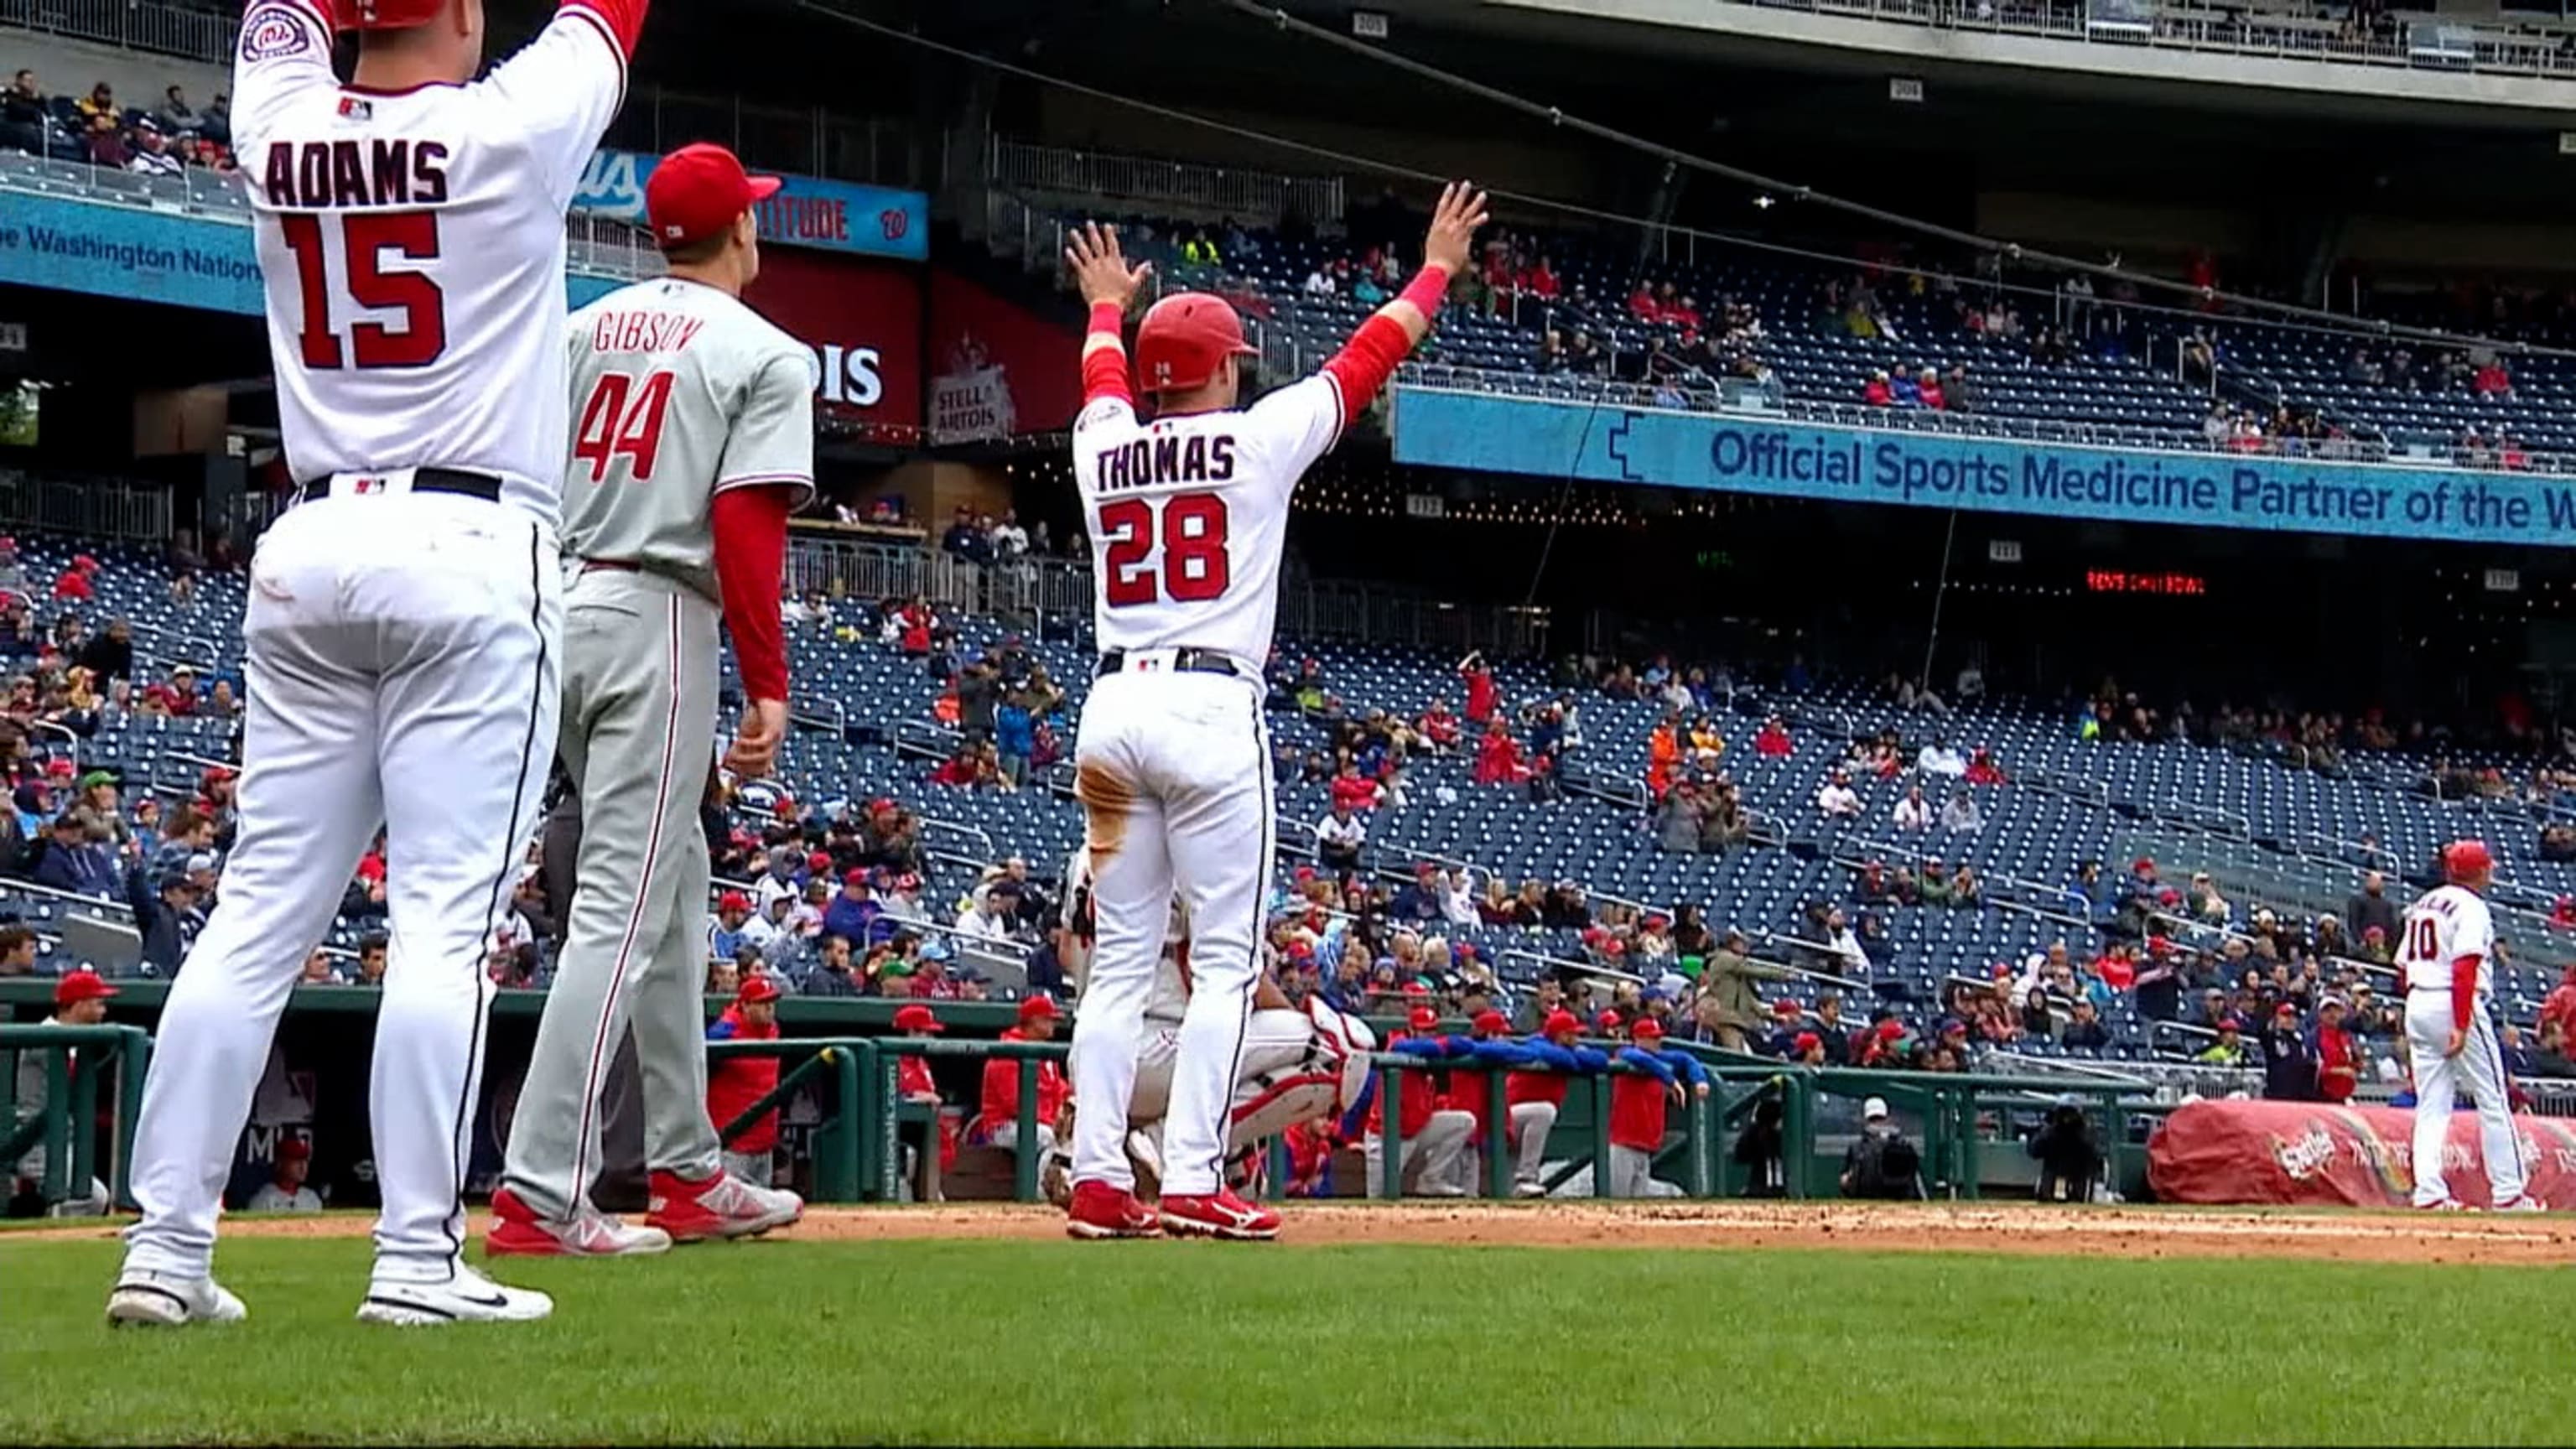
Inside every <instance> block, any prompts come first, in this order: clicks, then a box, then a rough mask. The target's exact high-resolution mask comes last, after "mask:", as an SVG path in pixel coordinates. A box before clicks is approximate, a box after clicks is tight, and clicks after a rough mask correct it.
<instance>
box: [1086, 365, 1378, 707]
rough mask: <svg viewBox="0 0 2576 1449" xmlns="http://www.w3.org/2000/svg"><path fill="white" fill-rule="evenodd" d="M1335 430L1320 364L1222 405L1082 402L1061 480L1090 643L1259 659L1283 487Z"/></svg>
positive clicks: (1272, 588) (1334, 405)
mask: <svg viewBox="0 0 2576 1449" xmlns="http://www.w3.org/2000/svg"><path fill="white" fill-rule="evenodd" d="M1341 430H1342V392H1341V385H1340V384H1339V383H1337V382H1335V381H1334V380H1333V379H1332V378H1331V377H1330V376H1329V375H1325V374H1317V375H1316V376H1313V377H1309V378H1307V379H1305V380H1304V381H1302V382H1297V383H1292V384H1290V385H1289V386H1287V387H1283V388H1280V389H1279V390H1277V391H1276V392H1273V393H1271V394H1270V395H1268V396H1267V397H1264V398H1262V399H1261V400H1260V401H1258V402H1256V403H1254V404H1253V405H1252V406H1250V407H1248V408H1242V409H1238V410H1234V411H1229V412H1218V413H1188V414H1183V415H1181V416H1177V417H1167V418H1158V419H1156V420H1155V421H1153V422H1151V423H1140V422H1138V421H1137V418H1136V411H1135V409H1134V408H1132V407H1130V406H1129V405H1128V404H1127V403H1126V402H1125V401H1124V400H1122V399H1119V398H1101V399H1099V400H1097V401H1095V402H1093V403H1092V404H1091V405H1090V406H1088V407H1086V408H1084V409H1083V410H1082V416H1080V417H1079V418H1076V419H1075V420H1074V424H1073V458H1074V479H1075V483H1076V485H1077V486H1078V487H1080V489H1081V490H1082V506H1083V514H1084V516H1085V519H1086V521H1087V522H1088V524H1089V526H1090V530H1091V556H1092V575H1093V578H1094V579H1095V581H1096V582H1095V583H1094V585H1093V587H1094V589H1095V593H1094V596H1093V597H1094V600H1095V609H1094V613H1093V618H1094V621H1095V623H1096V625H1097V628H1098V632H1099V636H1100V647H1101V649H1102V650H1104V651H1106V650H1112V649H1116V650H1125V651H1136V650H1146V649H1173V648H1194V649H1215V650H1221V651H1223V652H1224V653H1226V654H1229V655H1232V656H1233V657H1234V658H1235V659H1237V660H1239V661H1241V662H1242V663H1244V664H1245V665H1247V666H1249V667H1251V668H1253V669H1256V670H1257V669H1259V668H1260V666H1261V663H1262V661H1263V660H1265V659H1267V658H1269V656H1270V634H1271V630H1272V628H1273V627H1274V626H1275V625H1276V623H1277V622H1278V614H1279V558H1280V555H1281V553H1282V552H1283V551H1284V550H1285V548H1286V544H1287V530H1288V498H1289V495H1290V494H1291V493H1292V492H1294V491H1295V490H1296V487H1297V480H1298V479H1299V478H1300V477H1302V476H1304V474H1305V472H1306V470H1307V469H1308V468H1309V467H1312V466H1313V465H1314V462H1315V460H1316V459H1317V458H1320V457H1322V456H1323V455H1324V453H1325V450H1327V449H1329V448H1330V447H1332V445H1333V440H1334V439H1335V438H1337V437H1339V436H1340V435H1341Z"/></svg>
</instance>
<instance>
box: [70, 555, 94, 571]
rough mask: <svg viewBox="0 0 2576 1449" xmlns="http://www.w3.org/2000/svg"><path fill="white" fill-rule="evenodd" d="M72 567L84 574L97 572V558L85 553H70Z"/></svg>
mask: <svg viewBox="0 0 2576 1449" xmlns="http://www.w3.org/2000/svg"><path fill="white" fill-rule="evenodd" d="M72 567H73V568H75V569H78V570H80V571H81V572H82V573H85V574H94V573H97V572H98V560H97V559H94V558H91V557H90V556H89V555H88V554H85V553H81V554H74V555H72Z"/></svg>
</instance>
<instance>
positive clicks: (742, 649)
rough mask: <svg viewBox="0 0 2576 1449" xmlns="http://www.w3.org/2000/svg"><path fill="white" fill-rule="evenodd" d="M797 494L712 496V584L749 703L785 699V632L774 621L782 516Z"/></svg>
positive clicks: (789, 490) (782, 554)
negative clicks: (721, 598)
mask: <svg viewBox="0 0 2576 1449" xmlns="http://www.w3.org/2000/svg"><path fill="white" fill-rule="evenodd" d="M796 496H797V489H796V488H794V487H790V486H787V485H783V484H781V485H763V486H755V487H748V488H728V489H726V490H725V491H724V492H722V493H719V494H717V495H716V497H715V504H714V508H713V515H712V519H713V522H714V525H715V543H716V584H717V588H718V590H719V591H720V592H721V593H722V594H723V595H724V617H725V627H726V628H728V629H730V630H732V631H733V654H734V660H735V662H736V663H737V664H738V665H740V666H741V669H742V691H743V693H744V694H745V695H746V696H748V697H750V698H752V699H777V700H783V699H785V698H787V642H786V631H785V629H784V628H783V627H782V626H781V624H780V622H779V614H778V587H779V579H780V578H781V576H782V575H783V574H784V573H785V572H786V567H787V514H788V510H789V509H790V508H792V507H793V506H794V505H795V502H796Z"/></svg>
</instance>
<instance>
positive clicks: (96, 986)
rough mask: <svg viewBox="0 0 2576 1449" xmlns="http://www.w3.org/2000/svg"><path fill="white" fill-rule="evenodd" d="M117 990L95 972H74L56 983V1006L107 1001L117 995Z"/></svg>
mask: <svg viewBox="0 0 2576 1449" xmlns="http://www.w3.org/2000/svg"><path fill="white" fill-rule="evenodd" d="M116 994H117V993H116V988H115V987H113V986H110V985H108V984H107V983H106V982H105V981H103V980H101V979H99V974H98V973H97V972H95V971H72V972H68V973H66V974H65V975H64V976H63V979H62V980H60V981H57V982H55V983H54V1005H56V1006H69V1005H71V1004H72V1003H73V1002H76V1001H105V1000H106V999H107V998H109V997H111V996H114V995H116Z"/></svg>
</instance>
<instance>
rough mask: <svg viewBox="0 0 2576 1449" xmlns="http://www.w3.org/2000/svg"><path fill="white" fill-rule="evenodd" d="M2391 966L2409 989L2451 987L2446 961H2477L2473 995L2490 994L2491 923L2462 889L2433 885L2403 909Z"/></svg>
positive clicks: (2492, 988) (2477, 902) (2478, 901)
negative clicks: (2394, 963) (2400, 972)
mask: <svg viewBox="0 0 2576 1449" xmlns="http://www.w3.org/2000/svg"><path fill="white" fill-rule="evenodd" d="M2401 934H2402V936H2403V939H2402V941H2401V942H2400V943H2399V946H2398V952H2397V965H2398V967H2399V969H2401V970H2403V971H2404V972H2405V973H2406V984H2407V985H2408V986H2409V987H2433V988H2438V989H2440V990H2444V991H2448V990H2450V989H2451V963H2452V962H2454V961H2457V960H2459V959H2460V958H2461V957H2463V956H2475V957H2477V958H2478V994H2479V995H2480V996H2489V995H2493V994H2494V992H2495V920H2494V918H2493V917H2491V916H2490V915H2488V914H2487V903H2486V902H2485V901H2484V900H2481V899H2480V898H2479V896H2478V893H2477V892H2476V891H2473V890H2469V889H2467V888H2466V887H2464V886H2455V885H2446V886H2436V887H2434V888H2433V889H2431V890H2429V891H2426V892H2425V893H2424V894H2423V896H2422V897H2421V898H2419V899H2418V900H2417V901H2416V902H2415V904H2413V905H2411V906H2409V907H2407V908H2406V920H2405V924H2404V926H2403V928H2402V930H2401Z"/></svg>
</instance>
